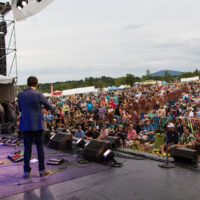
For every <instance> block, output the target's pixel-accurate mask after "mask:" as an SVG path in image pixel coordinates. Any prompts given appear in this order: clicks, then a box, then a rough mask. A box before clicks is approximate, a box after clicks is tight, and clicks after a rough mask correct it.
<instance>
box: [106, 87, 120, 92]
mask: <svg viewBox="0 0 200 200" xmlns="http://www.w3.org/2000/svg"><path fill="white" fill-rule="evenodd" d="M107 89H108V90H109V91H110V90H119V88H118V87H116V86H109V87H107Z"/></svg>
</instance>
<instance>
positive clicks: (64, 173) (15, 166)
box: [0, 146, 108, 198]
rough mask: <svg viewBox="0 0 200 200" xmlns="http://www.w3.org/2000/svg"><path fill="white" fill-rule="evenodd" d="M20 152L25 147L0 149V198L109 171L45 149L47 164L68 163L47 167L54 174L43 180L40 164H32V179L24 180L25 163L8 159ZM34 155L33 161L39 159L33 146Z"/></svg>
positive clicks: (72, 156) (3, 147)
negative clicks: (51, 162) (49, 162)
mask: <svg viewBox="0 0 200 200" xmlns="http://www.w3.org/2000/svg"><path fill="white" fill-rule="evenodd" d="M18 150H23V147H18V148H14V147H5V146H1V147H0V152H1V154H0V161H3V162H4V164H3V165H0V179H1V181H0V198H3V197H7V196H10V195H14V194H18V193H22V192H26V191H28V190H32V189H36V188H41V187H44V186H49V185H53V184H56V183H61V182H64V181H67V180H72V179H76V178H79V177H83V176H87V175H90V174H95V173H97V172H100V171H104V170H106V169H108V167H107V166H104V165H100V164H97V163H92V162H90V163H88V164H79V163H78V162H77V160H78V159H77V156H76V155H73V154H69V153H63V152H59V151H55V150H52V149H49V148H46V147H45V155H46V158H45V163H46V162H47V161H48V160H49V159H50V158H63V159H64V160H65V161H66V162H65V163H64V164H62V165H59V166H52V165H46V170H50V171H51V172H52V173H51V174H50V175H48V176H45V177H42V178H40V177H39V175H38V162H36V163H32V164H31V168H32V171H31V174H32V176H31V178H29V179H23V178H22V176H23V161H22V162H19V163H13V162H11V161H10V160H8V159H7V156H8V155H9V154H11V153H13V152H15V151H18ZM32 154H33V156H32V159H33V158H36V159H37V154H36V148H35V146H33V153H32Z"/></svg>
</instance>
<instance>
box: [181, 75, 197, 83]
mask: <svg viewBox="0 0 200 200" xmlns="http://www.w3.org/2000/svg"><path fill="white" fill-rule="evenodd" d="M198 80H199V76H194V77H190V78H182V79H181V82H192V81H198Z"/></svg>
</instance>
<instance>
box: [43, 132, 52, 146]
mask: <svg viewBox="0 0 200 200" xmlns="http://www.w3.org/2000/svg"><path fill="white" fill-rule="evenodd" d="M50 138H51V134H50V130H49V129H45V130H44V133H43V143H44V144H45V145H46V144H48V142H49V140H50Z"/></svg>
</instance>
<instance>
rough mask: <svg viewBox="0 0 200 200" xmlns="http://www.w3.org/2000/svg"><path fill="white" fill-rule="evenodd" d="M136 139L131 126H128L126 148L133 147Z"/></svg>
mask: <svg viewBox="0 0 200 200" xmlns="http://www.w3.org/2000/svg"><path fill="white" fill-rule="evenodd" d="M135 139H137V133H136V131H135V130H134V129H133V124H130V125H129V130H128V135H127V138H126V146H128V147H130V146H132V145H133V141H134V140H135Z"/></svg>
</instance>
